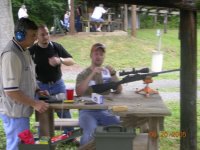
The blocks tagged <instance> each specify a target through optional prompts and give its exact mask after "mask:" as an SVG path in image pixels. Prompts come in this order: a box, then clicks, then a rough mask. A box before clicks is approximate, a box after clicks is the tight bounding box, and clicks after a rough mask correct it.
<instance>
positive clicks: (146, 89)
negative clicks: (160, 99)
mask: <svg viewBox="0 0 200 150" xmlns="http://www.w3.org/2000/svg"><path fill="white" fill-rule="evenodd" d="M143 81H144V84H146V85H145V87H144V88H142V89H140V90H138V89H137V90H136V91H135V92H136V93H137V94H142V95H144V96H146V97H149V96H150V95H153V94H158V91H157V90H154V89H152V88H150V87H149V84H150V83H152V82H153V79H152V77H151V76H147V77H146V78H145V79H144V80H143Z"/></svg>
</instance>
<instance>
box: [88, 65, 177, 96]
mask: <svg viewBox="0 0 200 150" xmlns="http://www.w3.org/2000/svg"><path fill="white" fill-rule="evenodd" d="M174 71H180V69H173V70H167V71H161V72H153V73H142V74H135V75H127V76H126V77H124V78H123V79H122V80H120V81H118V82H109V83H103V84H97V85H92V86H91V87H92V89H93V92H94V93H103V92H105V91H108V90H110V89H113V90H116V89H117V86H119V85H120V84H124V83H129V82H134V81H139V80H144V79H145V78H146V77H147V76H151V77H155V76H158V74H164V73H169V72H174Z"/></svg>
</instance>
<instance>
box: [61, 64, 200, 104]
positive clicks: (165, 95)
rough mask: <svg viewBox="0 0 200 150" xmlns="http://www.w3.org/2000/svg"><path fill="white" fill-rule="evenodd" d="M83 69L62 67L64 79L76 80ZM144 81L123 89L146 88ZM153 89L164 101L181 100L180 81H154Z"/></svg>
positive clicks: (199, 92) (130, 84) (70, 84)
mask: <svg viewBox="0 0 200 150" xmlns="http://www.w3.org/2000/svg"><path fill="white" fill-rule="evenodd" d="M82 70H83V68H81V67H80V66H79V65H73V66H68V67H66V66H62V72H63V79H64V80H66V81H69V80H71V81H74V80H76V76H77V74H78V73H79V72H81V71H82ZM67 85H69V86H74V83H67ZM144 86H145V85H144V84H143V81H136V82H132V83H128V84H123V88H124V89H126V90H131V91H135V90H136V89H141V88H144ZM198 86H200V79H199V80H198ZM150 87H151V88H152V89H157V90H158V91H159V89H160V91H159V94H160V95H161V97H162V99H163V100H164V101H170V100H172V101H174V100H180V92H179V91H180V80H154V82H153V83H151V84H150ZM197 97H198V98H200V91H197Z"/></svg>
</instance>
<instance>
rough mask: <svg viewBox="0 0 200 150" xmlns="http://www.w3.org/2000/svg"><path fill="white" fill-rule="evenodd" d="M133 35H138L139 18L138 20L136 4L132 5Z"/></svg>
mask: <svg viewBox="0 0 200 150" xmlns="http://www.w3.org/2000/svg"><path fill="white" fill-rule="evenodd" d="M131 21H132V23H131V35H132V36H134V37H136V24H137V20H136V5H132V6H131Z"/></svg>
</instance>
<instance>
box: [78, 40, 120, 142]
mask: <svg viewBox="0 0 200 150" xmlns="http://www.w3.org/2000/svg"><path fill="white" fill-rule="evenodd" d="M105 49H106V48H105V46H104V45H103V44H101V43H96V44H94V45H93V46H92V48H91V53H90V58H91V65H90V66H89V67H88V68H86V69H84V70H83V71H82V72H81V73H79V74H78V76H77V79H76V94H77V96H91V94H92V93H93V90H92V88H91V87H90V86H91V85H95V84H102V83H104V82H111V81H118V78H117V76H116V71H115V70H114V69H113V68H112V67H110V66H103V62H104V59H105V53H106V51H105ZM105 73H106V76H104V75H105ZM121 91H122V86H121V85H119V86H118V87H117V88H116V90H115V91H114V92H115V93H120V92H121ZM110 92H111V91H110V90H108V91H105V92H104V93H102V94H109V93H110ZM79 124H80V127H81V128H82V129H83V135H82V137H81V141H80V144H81V145H84V144H86V143H88V142H89V141H90V140H91V139H92V138H93V137H92V135H93V133H94V130H95V128H96V127H97V126H99V125H102V126H107V125H114V124H119V118H118V117H117V116H114V115H112V114H111V113H110V112H108V110H80V112H79Z"/></svg>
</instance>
